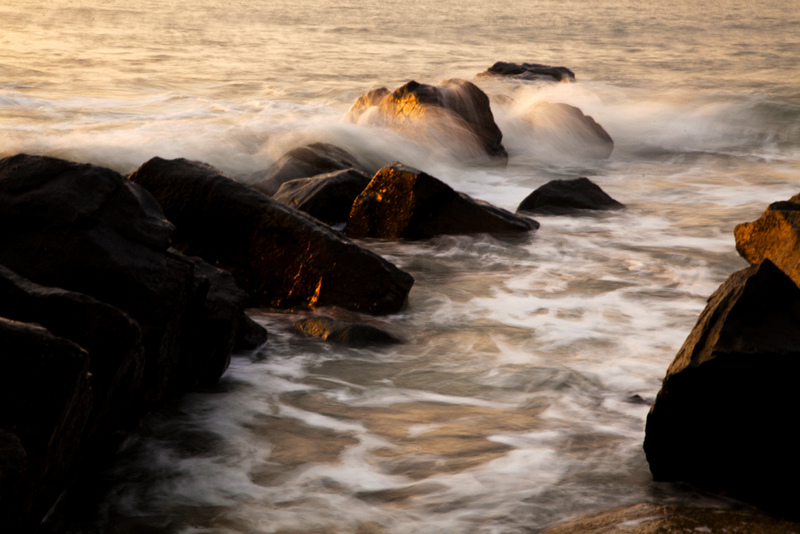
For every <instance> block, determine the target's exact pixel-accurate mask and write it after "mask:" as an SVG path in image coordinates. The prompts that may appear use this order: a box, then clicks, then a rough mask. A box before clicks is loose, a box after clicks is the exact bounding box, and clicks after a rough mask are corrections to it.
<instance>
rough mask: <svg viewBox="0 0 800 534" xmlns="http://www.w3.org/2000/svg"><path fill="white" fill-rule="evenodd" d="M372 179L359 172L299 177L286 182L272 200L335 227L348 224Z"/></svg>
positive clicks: (345, 171) (347, 171)
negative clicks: (354, 205) (353, 210)
mask: <svg viewBox="0 0 800 534" xmlns="http://www.w3.org/2000/svg"><path fill="white" fill-rule="evenodd" d="M371 179H372V177H371V176H370V175H367V174H365V173H363V172H361V171H358V170H356V169H347V170H343V171H335V172H331V173H327V174H320V175H318V176H312V177H311V178H298V179H296V180H290V181H288V182H284V183H283V184H282V185H281V187H280V189H278V191H277V193H275V194H274V195H273V196H272V199H273V200H277V201H278V202H280V203H281V204H285V205H287V206H289V207H291V208H294V209H298V210H300V211H302V212H305V213H308V214H309V215H311V216H312V217H314V218H315V219H319V220H320V221H322V222H324V223H327V224H330V225H335V224H339V223H344V222H346V221H347V217H348V216H349V215H350V208H351V207H352V206H353V202H354V201H355V199H356V197H358V195H360V194H361V192H362V191H363V190H364V188H365V187H367V184H369V182H370V180H371Z"/></svg>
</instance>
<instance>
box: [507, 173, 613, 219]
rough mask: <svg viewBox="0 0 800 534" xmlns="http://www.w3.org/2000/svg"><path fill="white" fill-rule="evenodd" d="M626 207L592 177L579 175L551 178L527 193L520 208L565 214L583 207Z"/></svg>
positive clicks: (595, 208)
mask: <svg viewBox="0 0 800 534" xmlns="http://www.w3.org/2000/svg"><path fill="white" fill-rule="evenodd" d="M624 207H625V205H624V204H622V203H620V202H617V201H616V200H614V199H613V198H611V197H610V196H609V195H608V194H607V193H606V192H605V191H603V190H602V189H600V187H599V186H597V185H596V184H595V183H594V182H592V181H591V180H589V179H588V178H576V179H574V180H552V181H550V182H547V183H546V184H544V185H543V186H541V187H539V188H538V189H536V190H535V191H534V192H533V193H531V194H530V195H528V196H527V197H525V200H523V201H522V202H521V203H520V205H519V207H518V208H517V211H525V212H530V213H555V214H565V213H575V212H580V211H581V210H619V209H623V208H624Z"/></svg>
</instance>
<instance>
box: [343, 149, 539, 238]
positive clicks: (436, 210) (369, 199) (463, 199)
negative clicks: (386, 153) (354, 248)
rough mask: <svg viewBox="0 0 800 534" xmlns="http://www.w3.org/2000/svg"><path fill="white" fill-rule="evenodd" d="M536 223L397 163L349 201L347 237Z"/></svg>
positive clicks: (511, 229)
mask: <svg viewBox="0 0 800 534" xmlns="http://www.w3.org/2000/svg"><path fill="white" fill-rule="evenodd" d="M538 227H539V224H538V223H537V222H536V221H534V220H532V219H528V218H526V217H519V216H516V215H514V214H512V213H510V212H508V211H506V210H503V209H500V208H496V207H494V206H491V205H489V204H486V203H484V202H480V201H476V200H474V199H472V198H470V197H469V196H467V195H465V194H463V193H457V192H456V191H454V190H453V188H452V187H450V186H449V185H447V184H445V183H444V182H442V181H441V180H439V179H438V178H435V177H433V176H431V175H429V174H427V173H424V172H422V171H419V170H417V169H414V168H411V167H407V166H405V165H403V164H401V163H397V162H395V163H392V164H390V165H387V166H386V167H384V168H383V169H381V170H379V171H378V172H377V173H376V174H375V176H374V177H373V178H372V181H371V182H370V183H369V185H368V186H367V187H366V189H364V191H363V192H362V193H361V194H360V195H359V196H358V198H357V199H356V201H355V202H354V203H353V208H352V210H351V211H350V218H349V219H348V222H347V226H345V229H344V231H345V233H346V234H347V235H349V236H352V237H359V238H362V237H378V238H381V239H401V238H403V239H425V238H430V237H434V236H437V235H443V234H445V235H456V234H477V233H491V234H520V233H526V232H530V231H532V230H535V229H536V228H538Z"/></svg>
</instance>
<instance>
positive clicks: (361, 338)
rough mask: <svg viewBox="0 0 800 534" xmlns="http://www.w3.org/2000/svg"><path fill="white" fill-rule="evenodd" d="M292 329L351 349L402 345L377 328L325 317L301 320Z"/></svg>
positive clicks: (393, 337) (396, 339) (390, 335)
mask: <svg viewBox="0 0 800 534" xmlns="http://www.w3.org/2000/svg"><path fill="white" fill-rule="evenodd" d="M292 327H293V328H294V329H295V330H296V331H298V332H301V333H303V334H306V335H309V336H313V337H318V338H320V339H323V340H325V341H331V342H333V343H340V344H342V345H349V346H351V347H365V346H370V345H394V344H396V343H400V340H399V339H398V338H396V337H395V336H393V335H392V334H390V333H388V332H386V331H384V330H381V329H380V328H378V327H376V326H372V325H370V324H363V323H353V322H350V321H339V320H336V319H333V318H331V317H325V316H317V317H309V318H307V319H301V320H300V321H297V322H296V323H294V324H293V325H292Z"/></svg>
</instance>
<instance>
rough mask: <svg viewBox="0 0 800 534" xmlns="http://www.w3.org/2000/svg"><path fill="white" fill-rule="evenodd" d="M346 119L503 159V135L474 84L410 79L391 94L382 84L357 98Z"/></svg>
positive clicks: (456, 80) (456, 81) (506, 154)
mask: <svg viewBox="0 0 800 534" xmlns="http://www.w3.org/2000/svg"><path fill="white" fill-rule="evenodd" d="M347 120H349V121H351V122H358V123H360V124H367V125H379V126H384V127H391V128H394V129H397V130H399V131H402V132H404V133H406V134H408V135H410V136H413V137H417V138H420V139H423V140H424V139H445V140H446V142H449V143H451V144H452V145H453V147H458V146H459V145H461V146H460V148H463V149H467V150H470V151H472V150H473V149H474V150H475V151H476V154H475V155H477V154H478V152H480V153H482V154H484V155H488V156H489V157H491V158H496V159H500V160H503V161H505V160H506V159H507V158H508V153H507V152H506V150H505V148H504V147H503V134H502V132H501V131H500V128H498V127H497V124H496V123H495V121H494V115H492V110H491V106H490V104H489V97H488V96H486V93H484V92H483V91H481V90H480V89H479V88H478V87H477V86H476V85H475V84H473V83H471V82H468V81H466V80H458V79H451V80H446V81H444V82H442V84H441V85H426V84H421V83H417V82H415V81H410V82H408V83H407V84H405V85H403V86H402V87H400V88H398V89H396V90H395V91H394V92H389V91H388V90H387V89H386V88H380V89H376V90H374V91H370V92H369V93H367V94H366V95H364V96H362V97H360V98H359V99H358V100H357V101H356V103H355V104H353V107H352V108H351V109H350V111H349V112H348V114H347Z"/></svg>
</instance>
